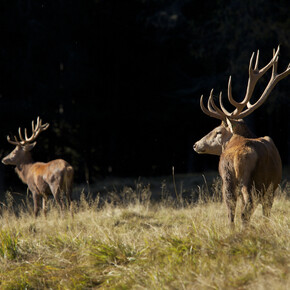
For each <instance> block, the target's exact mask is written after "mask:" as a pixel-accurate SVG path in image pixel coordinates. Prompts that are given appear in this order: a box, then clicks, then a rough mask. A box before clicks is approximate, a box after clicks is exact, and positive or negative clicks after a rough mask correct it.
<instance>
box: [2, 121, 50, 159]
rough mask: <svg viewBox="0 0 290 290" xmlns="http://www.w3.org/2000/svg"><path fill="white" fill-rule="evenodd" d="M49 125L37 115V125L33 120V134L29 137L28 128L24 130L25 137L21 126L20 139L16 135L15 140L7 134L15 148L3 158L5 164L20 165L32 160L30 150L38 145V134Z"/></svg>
mask: <svg viewBox="0 0 290 290" xmlns="http://www.w3.org/2000/svg"><path fill="white" fill-rule="evenodd" d="M48 127H49V124H48V123H46V124H42V120H41V119H40V118H39V117H37V122H36V125H34V121H32V135H31V136H30V137H29V138H28V137H27V129H26V128H25V130H24V138H23V136H22V132H21V131H22V130H21V128H20V127H19V129H18V134H19V140H18V138H17V137H16V136H14V140H11V139H10V137H9V136H7V141H8V142H9V143H10V144H13V145H15V146H16V147H15V149H14V150H13V151H12V152H11V153H10V154H8V155H7V156H6V157H4V158H3V159H2V163H4V164H5V165H7V164H10V165H19V164H22V163H27V162H29V161H30V159H31V156H30V153H29V152H30V151H31V150H32V149H33V148H34V146H35V145H36V142H35V140H36V138H37V137H38V135H39V134H40V133H41V132H42V131H45V130H46V129H47V128H48Z"/></svg>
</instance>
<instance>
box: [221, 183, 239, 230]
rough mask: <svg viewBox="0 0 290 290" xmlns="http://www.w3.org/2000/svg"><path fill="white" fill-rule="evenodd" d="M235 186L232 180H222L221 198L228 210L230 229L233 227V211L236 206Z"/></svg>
mask: <svg viewBox="0 0 290 290" xmlns="http://www.w3.org/2000/svg"><path fill="white" fill-rule="evenodd" d="M235 190H236V186H235V182H234V181H233V180H232V179H230V178H229V179H225V180H223V197H224V201H225V203H226V206H227V209H228V219H229V223H230V226H231V228H232V229H234V227H235V223H234V221H235V211H236V204H237V196H236V191H235Z"/></svg>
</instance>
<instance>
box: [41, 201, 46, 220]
mask: <svg viewBox="0 0 290 290" xmlns="http://www.w3.org/2000/svg"><path fill="white" fill-rule="evenodd" d="M42 210H43V214H44V216H45V218H46V213H47V208H46V199H45V198H44V197H42Z"/></svg>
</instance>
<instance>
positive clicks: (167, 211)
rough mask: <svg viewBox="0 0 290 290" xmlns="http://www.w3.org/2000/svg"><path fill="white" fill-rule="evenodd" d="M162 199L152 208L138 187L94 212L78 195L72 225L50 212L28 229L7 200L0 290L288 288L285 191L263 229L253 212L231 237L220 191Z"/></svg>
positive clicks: (29, 220) (0, 233)
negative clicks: (247, 225)
mask: <svg viewBox="0 0 290 290" xmlns="http://www.w3.org/2000/svg"><path fill="white" fill-rule="evenodd" d="M160 190H161V191H162V190H163V191H164V192H163V193H162V194H161V196H162V195H163V198H162V200H160V201H159V202H152V201H151V199H150V196H151V191H150V187H149V186H140V185H137V186H136V187H135V188H134V189H132V188H128V187H126V188H124V189H123V190H122V191H121V192H119V193H118V194H117V193H116V192H115V193H114V194H111V195H110V199H109V200H110V202H108V201H105V202H103V203H102V205H100V201H99V199H98V198H97V199H89V200H88V198H87V197H85V195H82V197H81V199H80V201H79V204H78V206H77V207H76V213H75V215H74V218H73V219H72V218H71V216H70V215H69V214H66V215H65V216H63V217H60V215H59V213H58V211H57V210H56V209H55V207H54V206H51V208H50V210H49V212H48V217H47V219H45V218H44V217H43V216H40V217H39V218H37V219H36V220H35V219H34V218H33V216H32V214H31V202H30V201H26V202H25V203H24V204H22V205H21V206H17V209H16V208H15V207H16V206H13V199H12V198H11V196H10V197H9V195H8V196H7V199H6V202H5V203H4V204H3V205H2V209H1V215H0V219H1V220H0V224H1V226H0V260H1V261H0V288H1V289H91V288H94V289H96V288H101V289H105V288H108V289H112V288H113V289H212V288H214V289H289V288H290V275H289V274H290V273H289V270H290V249H289V246H290V242H289V241H290V237H289V226H290V213H289V207H290V200H289V194H290V192H289V184H284V185H283V190H280V193H279V196H278V197H277V198H276V201H275V203H274V206H273V210H272V216H271V219H270V220H265V219H264V218H263V217H262V213H261V208H258V209H257V210H256V212H255V214H254V216H253V218H252V222H251V228H249V229H247V230H242V229H241V224H240V219H239V217H238V218H237V227H236V230H235V231H233V232H232V231H230V230H229V228H228V226H227V217H226V208H225V206H224V205H223V204H222V203H221V202H220V201H218V200H219V185H218V184H217V185H216V186H213V187H212V188H211V189H208V188H207V186H204V187H202V188H197V189H196V191H195V193H197V194H199V196H200V198H199V201H198V202H194V203H193V202H190V199H189V201H187V202H186V201H185V200H183V199H182V198H181V194H180V192H177V195H178V196H179V197H180V199H179V201H178V202H176V201H174V200H173V199H172V198H170V197H169V196H168V193H167V192H166V190H165V189H164V186H161V189H160ZM208 191H213V192H214V194H213V197H212V195H211V196H209V195H208ZM174 195H175V194H174ZM287 195H288V197H287ZM118 196H119V197H118ZM117 197H118V198H117ZM120 197H121V198H120ZM114 198H115V199H114ZM27 207H28V210H27V209H26V208H27ZM15 212H17V215H16V214H15Z"/></svg>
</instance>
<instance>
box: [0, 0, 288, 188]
mask: <svg viewBox="0 0 290 290" xmlns="http://www.w3.org/2000/svg"><path fill="white" fill-rule="evenodd" d="M289 3H290V2H289V0H275V1H274V0H273V1H272V0H257V1H250V0H231V1H226V0H216V1H209V0H203V1H193V0H171V1H169V0H168V1H162V0H159V1H158V0H131V1H129V0H122V1H121V0H120V1H118V0H79V1H78V0H75V1H73V0H47V1H43V0H37V1H36V0H18V1H17V0H1V1H0V29H1V30H0V31H1V33H0V112H1V114H0V120H1V128H0V140H1V142H0V152H1V158H2V157H3V155H5V154H7V153H9V152H10V151H11V150H12V149H13V146H12V145H10V144H8V142H7V141H6V136H7V135H8V134H11V135H12V134H13V135H14V134H16V133H17V129H18V127H19V126H21V127H22V128H24V127H27V128H28V129H29V130H30V129H31V121H32V120H33V119H34V120H36V117H37V116H38V115H39V116H41V118H42V119H43V121H44V122H49V123H50V124H51V126H50V128H49V129H48V130H47V131H46V132H43V133H42V134H41V135H40V137H39V138H38V144H37V146H36V148H35V149H34V151H33V155H34V158H35V159H36V160H40V161H48V160H51V159H55V158H63V159H65V160H67V161H68V162H70V163H71V164H72V165H73V166H74V167H75V169H76V182H86V181H89V182H95V181H97V180H98V179H99V178H103V177H105V176H108V175H111V176H136V177H138V176H157V175H168V174H171V168H172V166H175V172H178V173H189V172H202V171H206V170H212V169H213V170H216V169H217V163H218V158H217V157H216V156H205V155H198V154H196V153H194V151H193V150H192V145H193V143H194V142H195V141H197V140H198V139H200V138H201V137H202V136H203V135H205V134H206V133H207V132H208V131H209V130H211V129H212V128H214V127H215V126H217V125H218V124H219V122H218V120H215V119H212V118H210V117H208V116H206V115H204V114H203V113H202V111H201V110H200V107H199V99H200V95H201V94H204V95H206V96H208V95H209V92H210V90H211V88H215V94H216V95H217V94H218V93H219V91H220V90H222V91H223V93H224V97H226V89H227V81H228V77H229V75H232V80H233V94H234V96H235V98H237V99H239V98H242V97H243V96H244V93H245V89H246V84H247V78H248V63H249V59H250V56H251V54H252V52H253V51H256V50H257V49H260V67H261V66H264V65H265V64H266V63H267V62H268V61H269V60H270V58H271V57H272V49H273V48H276V47H277V46H278V44H281V53H280V58H279V68H278V70H279V71H282V69H283V70H284V69H285V68H286V66H287V64H288V62H289V61H290V17H289V12H290V9H289V8H290V4H289ZM268 78H269V76H268ZM267 81H268V79H267V76H266V77H265V78H263V80H262V81H260V82H259V83H258V85H257V89H256V90H255V96H256V97H258V96H259V93H261V92H262V90H263V88H264V87H265V86H266V84H267ZM289 91H290V77H288V78H287V79H284V80H283V81H281V82H280V83H279V84H278V85H277V86H276V87H275V89H274V90H273V92H272V93H271V95H270V97H269V99H268V100H267V102H266V103H265V104H264V105H263V106H262V107H261V108H259V109H258V110H257V111H255V113H254V114H253V115H252V116H251V117H248V118H247V120H246V121H247V122H248V124H249V125H250V127H251V128H252V129H253V130H254V131H255V133H256V134H257V135H259V136H264V135H270V136H271V137H272V138H273V139H274V141H275V143H276V145H277V147H278V149H279V151H280V153H281V157H282V161H283V165H284V166H289V164H290V158H289V153H290V136H289V133H290V132H289V126H290V121H289V104H290V96H289V93H288V92H289ZM0 174H1V179H2V182H3V180H4V181H5V182H6V183H8V180H9V182H11V181H16V180H18V177H17V176H16V174H15V173H14V172H13V169H12V168H11V167H10V168H8V167H4V165H3V164H2V165H0ZM17 182H18V181H17Z"/></svg>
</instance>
